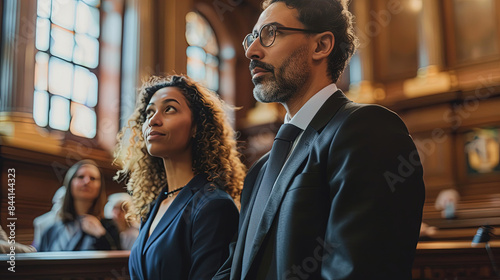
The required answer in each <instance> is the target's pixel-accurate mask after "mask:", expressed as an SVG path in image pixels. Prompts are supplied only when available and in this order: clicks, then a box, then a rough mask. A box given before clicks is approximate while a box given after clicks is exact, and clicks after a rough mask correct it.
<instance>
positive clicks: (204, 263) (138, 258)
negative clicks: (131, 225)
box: [129, 175, 238, 280]
mask: <svg viewBox="0 0 500 280" xmlns="http://www.w3.org/2000/svg"><path fill="white" fill-rule="evenodd" d="M165 191H166V189H164V190H162V192H161V194H160V195H159V197H158V199H157V200H156V202H155V203H154V206H152V208H151V209H152V210H151V211H150V213H149V216H148V217H147V219H146V220H145V221H143V223H142V225H141V230H140V233H139V236H138V237H137V240H136V241H135V243H134V246H133V247H132V249H131V253H130V258H129V269H130V276H131V277H132V279H151V280H153V279H182V280H184V279H197V280H198V279H211V278H212V276H214V274H215V273H216V272H217V269H218V268H219V267H220V266H221V265H222V264H223V263H224V261H225V259H226V258H227V257H228V255H229V250H228V245H229V243H230V242H231V238H232V237H233V236H234V235H235V233H236V231H237V229H238V209H237V208H236V205H235V204H234V202H233V200H232V198H231V196H229V195H228V194H227V193H226V192H225V191H223V190H221V189H220V187H219V186H218V185H216V184H215V183H212V182H208V181H207V179H206V176H205V175H197V176H195V177H194V178H193V179H192V180H191V181H190V182H189V183H188V184H187V185H186V187H185V188H184V189H183V190H182V191H180V193H179V194H178V196H177V197H176V198H175V200H174V201H173V202H172V204H171V205H170V207H169V208H168V209H167V211H166V212H165V214H164V215H163V217H162V218H161V220H160V222H159V223H158V225H157V226H156V228H155V229H154V231H153V233H152V234H151V236H149V238H148V235H149V229H150V227H151V223H152V221H153V219H154V217H155V215H156V213H157V212H158V208H159V205H160V204H161V201H163V200H164V199H165V198H166V196H165V194H164V192H165Z"/></svg>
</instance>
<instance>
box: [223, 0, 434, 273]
mask: <svg viewBox="0 0 500 280" xmlns="http://www.w3.org/2000/svg"><path fill="white" fill-rule="evenodd" d="M343 2H344V1H335V0H294V1H293V0H283V1H280V0H268V1H266V3H264V7H265V9H264V11H263V12H262V14H261V15H260V17H259V20H258V21H257V23H256V25H255V28H254V31H253V32H252V33H251V34H249V35H247V37H246V38H245V40H244V42H243V46H244V48H245V51H246V56H247V57H248V58H249V59H250V60H251V62H250V70H251V75H252V81H253V83H254V84H255V88H254V96H255V98H256V99H257V100H258V101H261V102H279V103H281V104H282V105H283V106H284V107H285V108H286V110H287V115H286V117H285V123H286V124H285V125H283V126H282V127H281V128H280V131H279V132H278V136H277V137H276V139H275V143H274V144H273V148H272V149H271V152H270V154H268V155H265V156H264V157H263V158H261V159H260V160H259V161H257V162H256V163H255V164H254V166H253V167H252V168H251V169H250V170H249V172H248V175H247V177H246V179H245V184H244V187H243V193H242V198H241V205H242V208H241V213H240V224H239V234H238V237H237V240H236V241H235V242H234V243H233V244H231V246H232V248H231V254H230V257H229V259H228V260H227V261H226V263H225V264H224V265H223V266H222V267H221V268H220V270H219V272H218V274H217V275H216V276H215V277H214V279H259V280H261V279H272V280H277V279H280V280H281V279H361V280H366V279H370V280H372V279H384V280H387V279H398V280H402V279H411V267H412V262H413V258H414V254H415V247H416V244H417V240H418V235H419V230H420V224H421V219H422V207H423V202H424V192H425V191H424V189H425V188H424V183H423V179H422V167H421V163H420V159H419V155H418V152H417V151H416V148H415V145H414V143H413V141H412V139H411V137H410V135H409V133H408V130H407V128H406V127H405V125H404V123H403V122H402V121H401V119H400V118H399V117H398V116H397V115H396V114H395V113H393V112H391V111H389V110H388V109H386V108H383V107H381V106H377V105H360V104H356V103H353V102H351V101H350V100H348V99H347V98H346V97H345V96H344V94H343V93H342V92H341V91H340V90H338V89H337V87H336V85H335V82H336V81H337V80H338V78H339V76H340V74H341V73H342V71H343V70H344V67H345V65H346V63H347V61H348V60H349V58H350V57H351V55H352V54H353V52H354V51H355V48H356V44H357V39H356V37H355V35H354V32H353V26H352V16H351V14H350V13H349V11H348V10H347V7H346V5H347V4H345V3H343ZM285 127H286V128H285ZM288 129H291V130H293V131H292V132H290V131H288ZM285 131H287V132H285ZM287 134H288V135H287ZM283 147H285V148H283ZM283 150H284V151H283ZM283 154H284V155H283ZM279 158H282V159H281V161H280V159H279ZM283 162H284V163H283ZM276 169H277V171H276Z"/></svg>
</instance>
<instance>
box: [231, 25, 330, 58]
mask: <svg viewBox="0 0 500 280" xmlns="http://www.w3.org/2000/svg"><path fill="white" fill-rule="evenodd" d="M267 26H271V27H273V29H274V36H273V40H272V41H271V43H270V44H269V45H267V46H266V45H265V44H264V42H262V37H261V36H260V35H261V34H262V30H264V28H265V27H267ZM279 30H287V31H299V32H305V33H321V32H323V31H319V30H312V29H302V28H293V27H286V26H279V25H276V23H274V22H272V23H267V24H264V25H262V26H261V27H260V29H259V33H258V34H257V35H258V36H257V37H259V41H260V45H261V46H263V47H265V48H268V47H270V46H272V45H273V44H274V41H276V31H279ZM248 36H254V33H248V34H247V35H246V36H245V39H243V42H242V43H241V44H242V45H243V49H244V50H245V52H246V51H247V50H248V48H250V46H251V45H252V44H253V42H255V40H256V39H257V38H255V39H254V40H253V41H252V43H251V44H250V45H248V47H247V46H246V44H245V42H247V41H248V40H247V38H248Z"/></svg>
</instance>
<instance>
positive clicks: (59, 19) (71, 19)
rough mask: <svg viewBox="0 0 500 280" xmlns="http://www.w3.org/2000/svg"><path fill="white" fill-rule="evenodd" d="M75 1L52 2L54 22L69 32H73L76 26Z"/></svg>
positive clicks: (61, 0) (55, 0)
mask: <svg viewBox="0 0 500 280" xmlns="http://www.w3.org/2000/svg"><path fill="white" fill-rule="evenodd" d="M75 9H76V1H75V0H53V1H52V15H51V17H50V18H51V19H52V22H53V23H55V24H57V25H59V26H62V27H64V28H66V29H68V30H73V28H74V26H75Z"/></svg>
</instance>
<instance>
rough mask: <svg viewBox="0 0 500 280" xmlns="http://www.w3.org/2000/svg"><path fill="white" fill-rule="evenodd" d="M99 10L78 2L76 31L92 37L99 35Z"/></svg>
mask: <svg viewBox="0 0 500 280" xmlns="http://www.w3.org/2000/svg"><path fill="white" fill-rule="evenodd" d="M99 17H100V15H99V10H98V9H96V8H93V7H89V6H88V5H87V4H85V3H83V2H78V5H77V7H76V24H75V31H76V32H78V33H82V34H87V35H89V36H91V37H94V38H97V37H99Z"/></svg>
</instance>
